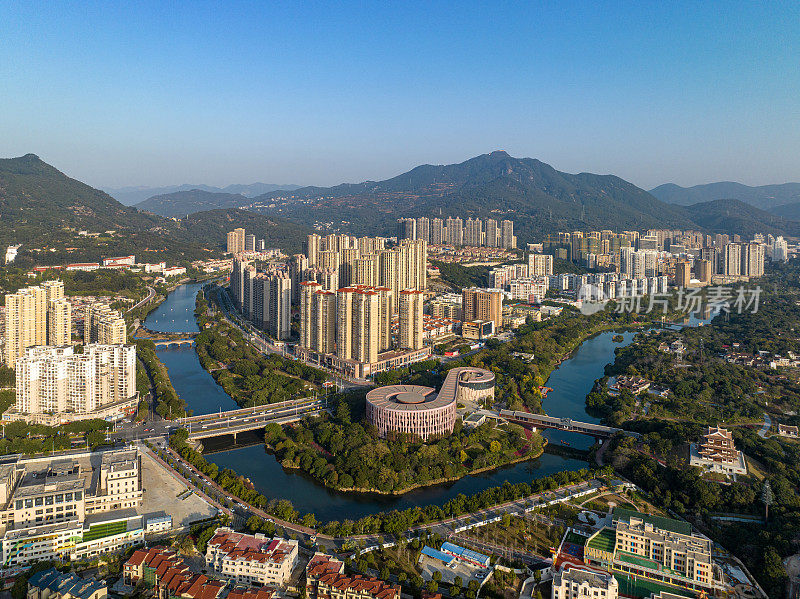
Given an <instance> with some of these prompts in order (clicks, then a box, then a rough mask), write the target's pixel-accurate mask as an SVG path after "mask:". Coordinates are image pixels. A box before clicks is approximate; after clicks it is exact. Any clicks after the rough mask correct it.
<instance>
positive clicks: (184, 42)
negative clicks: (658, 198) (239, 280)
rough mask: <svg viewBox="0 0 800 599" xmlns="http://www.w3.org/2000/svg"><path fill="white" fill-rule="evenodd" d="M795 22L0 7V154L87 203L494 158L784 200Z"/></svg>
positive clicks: (621, 15) (724, 7)
mask: <svg viewBox="0 0 800 599" xmlns="http://www.w3.org/2000/svg"><path fill="white" fill-rule="evenodd" d="M798 57H800V4H798V3H797V2H787V3H779V2H765V3H761V2H742V3H738V2H718V3H715V2H698V1H693V2H687V3H681V2H630V3H598V2H586V3H579V2H551V3H535V2H520V3H505V2H485V3H480V4H478V3H475V4H473V3H459V2H452V3H438V2H432V1H426V2H420V3H416V2H394V3H388V2H365V3H345V2H324V3H318V4H317V3H305V2H304V3H288V2H287V3H282V2H254V3H252V4H251V3H241V2H220V3H201V2H196V3H194V2H193V3H183V4H181V3H176V4H173V3H170V2H147V1H142V2H132V3H122V2H102V3H96V4H95V3H66V2H64V3H61V2H59V3H55V2H32V3H24V2H5V3H0V156H3V157H10V156H18V155H22V154H25V153H28V152H33V153H35V154H38V155H39V156H41V157H42V158H43V159H44V160H46V161H48V162H50V163H51V164H53V165H55V166H56V167H58V168H60V169H61V170H63V171H65V172H67V173H68V174H70V175H71V176H74V177H76V178H79V179H81V180H84V181H86V182H88V183H90V184H92V185H95V186H123V185H164V184H178V183H185V182H188V183H207V184H210V185H224V184H228V183H250V182H253V181H263V182H270V183H299V184H320V185H328V184H335V183H339V182H342V181H361V180H365V179H382V178H386V177H389V176H393V175H395V174H398V173H400V172H403V171H405V170H408V169H409V168H411V167H413V166H415V165H417V164H422V163H433V164H445V163H451V162H459V161H462V160H465V159H467V158H470V157H472V156H474V155H477V154H482V153H485V152H489V151H492V150H495V149H504V150H506V151H508V152H509V153H510V154H512V155H514V156H530V157H535V158H539V159H541V160H543V161H545V162H548V163H550V164H552V165H553V166H554V167H556V168H558V169H560V170H565V171H568V172H579V171H589V172H597V173H614V174H617V175H620V176H622V177H624V178H626V179H628V180H630V181H632V182H634V183H636V184H637V185H640V186H643V187H647V188H649V187H652V186H655V185H658V184H660V183H664V182H669V181H673V182H676V183H679V184H682V185H692V184H697V183H705V182H709V181H716V180H736V181H741V182H743V183H748V184H764V183H779V182H785V181H800V63H799V62H798Z"/></svg>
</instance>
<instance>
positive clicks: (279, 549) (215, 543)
mask: <svg viewBox="0 0 800 599" xmlns="http://www.w3.org/2000/svg"><path fill="white" fill-rule="evenodd" d="M205 557H206V566H207V567H208V569H209V570H210V571H213V572H214V573H215V574H217V575H219V576H222V577H223V578H227V579H230V580H233V581H235V582H237V583H247V584H254V583H258V584H274V585H283V584H285V583H286V581H287V580H288V579H289V577H290V576H291V575H292V570H293V569H294V567H295V566H296V565H297V557H298V543H297V541H295V540H288V541H287V540H285V539H279V538H273V539H268V538H267V537H265V536H264V535H262V534H256V535H248V534H242V533H237V532H234V531H233V530H232V529H230V528H227V527H221V528H218V529H217V530H216V531H215V532H214V536H213V537H211V540H210V541H209V542H208V547H207V549H206V556H205Z"/></svg>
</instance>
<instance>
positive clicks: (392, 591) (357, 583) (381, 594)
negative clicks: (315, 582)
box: [320, 574, 400, 599]
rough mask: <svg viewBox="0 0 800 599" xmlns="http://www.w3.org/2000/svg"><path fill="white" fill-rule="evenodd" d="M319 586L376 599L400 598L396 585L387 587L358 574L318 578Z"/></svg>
mask: <svg viewBox="0 0 800 599" xmlns="http://www.w3.org/2000/svg"><path fill="white" fill-rule="evenodd" d="M320 584H325V585H327V586H330V587H333V588H335V589H338V590H340V591H344V590H348V589H349V590H352V591H355V592H358V593H369V594H370V595H371V596H372V597H375V598H376V599H397V598H398V597H399V596H400V587H399V586H398V585H389V584H387V583H385V582H384V581H382V580H378V579H377V578H368V577H365V576H361V575H360V574H356V575H354V576H345V575H343V574H326V575H325V576H323V577H322V578H320Z"/></svg>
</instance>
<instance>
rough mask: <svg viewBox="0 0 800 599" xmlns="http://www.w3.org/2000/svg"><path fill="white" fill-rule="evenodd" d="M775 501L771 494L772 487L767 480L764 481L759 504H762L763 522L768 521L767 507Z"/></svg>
mask: <svg viewBox="0 0 800 599" xmlns="http://www.w3.org/2000/svg"><path fill="white" fill-rule="evenodd" d="M774 500H775V495H774V494H773V492H772V487H771V486H770V484H769V481H768V480H765V481H764V486H763V487H762V489H761V503H763V504H764V521H767V520H769V506H771V505H772V502H773V501H774Z"/></svg>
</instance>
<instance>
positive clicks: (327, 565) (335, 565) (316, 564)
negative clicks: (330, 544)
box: [306, 552, 344, 599]
mask: <svg viewBox="0 0 800 599" xmlns="http://www.w3.org/2000/svg"><path fill="white" fill-rule="evenodd" d="M343 572H344V562H342V561H340V560H338V559H336V558H335V557H333V556H332V555H328V554H326V553H320V552H317V553H315V554H314V555H313V556H312V558H311V559H310V560H309V561H308V564H307V565H306V593H307V594H308V597H309V599H318V596H317V585H318V584H319V580H320V578H322V577H323V576H327V575H329V574H334V575H338V574H342V573H343Z"/></svg>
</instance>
